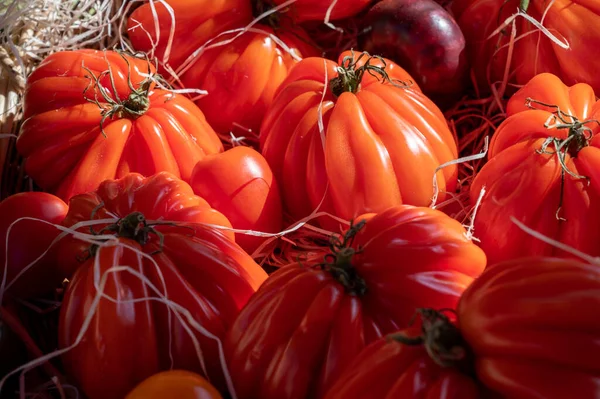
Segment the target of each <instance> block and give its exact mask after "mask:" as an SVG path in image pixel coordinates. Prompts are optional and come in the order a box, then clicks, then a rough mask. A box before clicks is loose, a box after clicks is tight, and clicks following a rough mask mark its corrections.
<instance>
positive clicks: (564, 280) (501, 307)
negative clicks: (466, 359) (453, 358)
mask: <svg viewBox="0 0 600 399" xmlns="http://www.w3.org/2000/svg"><path fill="white" fill-rule="evenodd" d="M598 309H600V268H599V267H598V264H594V265H590V264H584V263H580V262H579V261H574V260H566V259H556V258H524V259H518V260H514V261H510V262H506V263H500V264H496V265H494V266H491V267H489V268H487V269H486V271H485V272H484V273H483V274H482V275H481V277H479V278H478V279H476V280H475V282H474V283H473V284H472V285H471V286H470V287H469V288H468V289H467V290H466V291H465V292H464V294H463V296H462V298H461V300H460V303H459V305H458V324H459V327H460V331H461V333H462V335H463V337H464V339H465V340H466V341H467V343H468V344H469V346H470V348H471V349H472V351H473V353H474V356H475V359H476V360H475V366H476V371H477V377H478V378H479V380H480V381H481V382H482V383H484V384H485V385H486V386H488V387H489V388H490V389H492V390H493V391H496V392H497V393H499V394H500V395H499V396H500V397H503V398H515V399H521V398H523V399H524V398H536V399H542V398H543V399H563V398H595V397H597V396H598V386H600V363H599V362H598V358H599V357H600V340H598V336H599V335H600V313H599V311H598Z"/></svg>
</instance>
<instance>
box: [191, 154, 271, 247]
mask: <svg viewBox="0 0 600 399" xmlns="http://www.w3.org/2000/svg"><path fill="white" fill-rule="evenodd" d="M190 185H191V186H192V188H193V190H194V192H195V193H196V194H197V195H199V196H201V197H202V198H204V199H205V200H206V201H207V202H208V203H209V204H210V206H211V207H213V208H214V209H216V210H218V211H219V212H221V213H222V214H223V215H225V216H226V217H227V219H229V221H230V222H231V225H232V226H233V227H234V228H235V229H241V230H254V231H260V232H265V233H277V232H279V231H281V229H282V223H283V222H282V219H283V215H282V210H281V197H280V196H279V188H278V186H277V183H276V181H275V179H274V177H273V172H271V168H269V164H268V163H267V161H266V160H265V159H264V158H263V156H262V155H260V153H258V152H257V151H255V150H253V149H252V148H249V147H234V148H232V149H230V150H227V151H225V152H224V153H222V154H215V155H210V156H207V157H206V158H204V159H203V160H202V161H200V162H198V164H197V165H196V167H195V168H194V172H193V173H192V180H191V182H190ZM235 240H236V242H237V243H238V244H239V245H240V246H241V247H242V248H244V249H245V250H246V251H247V252H248V253H250V254H251V253H252V252H254V250H255V249H256V248H257V247H258V246H259V245H260V244H261V243H262V242H263V241H264V238H262V237H257V236H252V235H247V234H237V233H236V235H235Z"/></svg>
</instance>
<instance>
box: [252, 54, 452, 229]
mask: <svg viewBox="0 0 600 399" xmlns="http://www.w3.org/2000/svg"><path fill="white" fill-rule="evenodd" d="M359 55H360V53H358V52H355V53H354V59H355V60H356V59H357V58H358V57H359ZM346 56H352V55H351V53H350V52H345V53H343V54H341V55H340V59H339V62H340V63H341V62H342V60H343V58H344V57H346ZM365 61H366V57H363V58H362V59H361V61H360V62H359V64H358V65H362V64H363V63H364V62H365ZM386 63H387V66H386V68H385V71H386V73H387V74H388V75H389V77H390V78H391V79H397V80H398V81H403V82H409V81H411V80H413V79H412V78H411V77H410V76H409V75H408V74H407V73H406V72H405V71H404V70H403V69H401V68H400V67H398V66H397V65H395V64H393V63H392V62H391V61H386ZM371 64H374V65H380V66H381V64H380V63H379V62H378V61H376V60H371ZM337 67H338V64H337V63H335V62H333V61H329V60H325V59H323V58H314V57H313V58H305V59H304V60H302V61H301V62H300V63H299V64H297V65H296V66H295V67H294V68H292V70H291V71H290V75H289V76H288V77H287V78H286V80H285V82H283V83H282V85H281V86H280V87H279V89H278V92H277V94H276V96H275V100H274V102H273V105H272V106H271V108H270V109H269V112H268V113H267V116H266V118H265V120H264V122H263V124H262V126H261V132H260V146H261V151H262V154H263V155H264V157H265V158H266V159H267V161H268V162H269V164H270V165H271V169H272V170H273V172H274V173H275V178H276V179H277V181H281V182H294V183H293V184H285V185H282V197H283V201H284V209H285V211H286V212H287V213H289V214H290V216H291V217H292V218H293V219H294V220H299V219H301V218H303V217H305V216H307V215H309V214H310V213H312V212H313V211H314V210H315V209H317V207H318V206H319V205H320V208H319V210H321V211H325V212H329V213H331V214H333V215H335V216H338V217H341V218H343V219H345V220H350V219H352V218H355V217H357V216H358V215H360V214H362V213H367V212H381V211H383V210H385V209H387V208H389V207H391V206H395V205H399V204H401V203H405V204H410V205H416V206H428V205H429V204H430V202H431V198H432V196H433V194H434V190H433V176H434V173H435V170H436V168H437V167H438V166H439V165H440V164H442V163H444V162H447V161H450V160H452V159H455V158H456V157H457V148H456V144H455V141H454V138H453V136H452V133H451V132H450V130H449V129H448V125H447V123H446V121H445V119H444V117H443V115H442V113H441V111H440V110H439V108H437V106H436V105H435V104H433V103H432V102H431V101H430V100H429V99H428V98H427V97H425V96H424V95H423V94H422V93H421V91H420V89H419V88H418V85H413V86H412V88H405V87H398V86H397V85H398V83H397V84H396V85H392V84H391V83H390V82H384V83H382V82H381V81H379V80H377V78H375V77H373V76H371V75H370V74H369V73H364V75H363V80H362V83H361V85H360V88H359V90H358V91H357V93H356V94H354V93H351V92H344V93H342V94H341V95H340V96H339V97H335V96H334V94H333V93H332V90H331V87H330V85H329V84H328V86H327V89H326V90H325V88H324V85H325V82H326V80H325V78H326V77H327V81H328V82H329V81H330V80H331V79H333V78H334V77H336V76H337V70H336V68H337ZM325 68H326V71H325ZM324 91H325V93H323V92H324ZM323 95H324V97H323ZM322 99H323V103H322V105H321V100H322ZM320 112H321V113H322V116H323V117H322V122H323V127H324V129H323V130H324V131H323V133H324V137H322V135H321V132H320V129H319V125H320V118H319V113H320ZM323 140H324V141H323ZM437 176H438V184H439V187H440V198H441V197H445V195H446V194H445V192H446V191H452V190H454V188H455V186H456V177H457V170H456V167H454V166H449V167H447V168H444V169H443V170H441V171H438V172H437ZM336 231H338V230H336Z"/></svg>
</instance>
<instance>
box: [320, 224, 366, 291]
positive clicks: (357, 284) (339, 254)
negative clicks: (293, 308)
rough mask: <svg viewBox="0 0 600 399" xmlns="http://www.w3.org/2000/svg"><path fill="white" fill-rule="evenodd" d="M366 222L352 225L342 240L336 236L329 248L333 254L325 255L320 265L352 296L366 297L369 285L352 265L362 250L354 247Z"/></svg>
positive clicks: (333, 237) (332, 238)
mask: <svg viewBox="0 0 600 399" xmlns="http://www.w3.org/2000/svg"><path fill="white" fill-rule="evenodd" d="M364 225H365V221H364V220H362V221H360V222H359V223H356V224H354V223H351V224H350V228H349V229H348V231H347V232H346V233H345V234H344V236H343V237H342V239H340V238H339V237H338V236H337V235H334V236H332V237H331V239H330V243H329V248H330V251H331V253H329V254H327V255H325V258H324V262H322V263H320V264H318V265H317V266H320V267H321V269H323V270H327V271H328V272H329V273H331V275H332V276H333V278H335V279H336V280H337V281H338V282H339V283H340V284H342V285H343V286H344V287H345V288H346V291H347V292H348V293H349V294H351V295H364V294H365V293H366V292H367V285H366V283H365V280H363V279H362V278H361V277H360V276H359V275H358V273H357V272H356V268H355V267H354V266H353V265H352V260H353V258H354V256H355V255H356V254H357V253H359V252H360V251H361V250H360V248H359V249H355V248H353V247H352V244H353V242H354V238H355V237H356V234H357V233H358V232H359V231H360V230H361V229H362V228H363V227H364Z"/></svg>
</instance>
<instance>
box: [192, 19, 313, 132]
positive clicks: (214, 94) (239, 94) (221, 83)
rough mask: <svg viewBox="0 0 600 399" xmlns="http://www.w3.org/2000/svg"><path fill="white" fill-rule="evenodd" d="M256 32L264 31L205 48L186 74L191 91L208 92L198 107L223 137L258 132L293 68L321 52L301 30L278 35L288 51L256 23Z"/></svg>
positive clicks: (226, 37)
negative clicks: (192, 88)
mask: <svg viewBox="0 0 600 399" xmlns="http://www.w3.org/2000/svg"><path fill="white" fill-rule="evenodd" d="M254 29H257V30H260V32H254V31H253V32H247V33H244V34H243V35H242V36H240V37H239V38H237V39H236V40H234V41H233V42H231V43H230V44H228V45H226V46H221V47H215V48H213V49H210V50H206V51H205V52H204V53H203V54H202V55H201V56H200V57H199V58H198V59H197V61H196V62H194V63H193V64H192V65H191V66H190V67H189V69H188V70H187V71H186V72H185V73H183V74H182V76H181V81H182V82H183V84H184V85H185V86H186V87H199V88H201V89H204V90H207V91H208V94H207V95H205V96H202V97H201V98H199V99H198V100H197V101H196V104H198V106H199V107H200V109H202V111H203V112H204V114H205V115H206V118H207V120H208V122H209V123H210V125H211V126H213V127H214V129H215V130H216V131H217V132H219V133H221V134H229V132H231V131H239V129H240V127H241V128H243V130H242V132H245V130H246V129H249V130H252V131H253V132H258V129H259V127H260V124H261V122H262V120H263V118H264V115H265V113H266V111H267V107H268V106H269V105H270V104H271V102H272V101H273V95H274V94H275V91H276V90H277V88H278V87H279V85H280V84H281V82H283V80H284V79H285V78H286V76H287V74H288V71H289V69H290V68H291V67H292V66H293V65H294V64H296V63H297V59H298V58H300V57H302V56H305V55H313V54H316V50H314V49H313V48H311V47H310V46H309V45H307V44H306V43H305V41H306V42H308V41H309V39H308V37H307V36H306V34H305V33H304V32H302V31H301V30H300V29H299V28H295V29H293V30H292V28H289V29H282V30H278V31H277V38H279V40H280V41H282V42H283V43H285V45H286V46H287V47H288V48H289V52H288V50H284V49H283V48H282V47H281V46H280V45H279V44H278V43H277V42H276V41H275V40H274V39H273V37H274V33H275V32H274V31H273V29H272V28H270V27H268V26H266V25H256V26H254ZM232 37H233V36H232V35H228V36H225V37H223V38H221V39H219V40H228V39H232ZM290 52H291V53H292V54H293V56H292V55H291V54H290Z"/></svg>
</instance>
